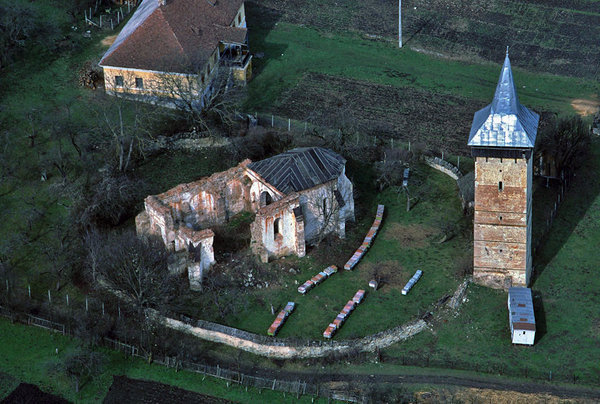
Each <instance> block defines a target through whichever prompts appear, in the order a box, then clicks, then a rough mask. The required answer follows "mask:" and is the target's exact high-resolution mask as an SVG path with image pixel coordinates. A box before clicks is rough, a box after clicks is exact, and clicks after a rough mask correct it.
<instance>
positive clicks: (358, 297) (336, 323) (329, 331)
mask: <svg viewBox="0 0 600 404" xmlns="http://www.w3.org/2000/svg"><path fill="white" fill-rule="evenodd" d="M364 297H365V291H364V290H362V289H360V290H359V291H358V292H356V293H355V294H354V297H353V298H352V299H351V300H348V302H347V303H346V305H345V306H344V308H343V309H342V311H341V312H340V313H339V314H338V315H337V317H336V318H335V320H333V322H332V323H330V324H329V326H328V327H327V328H326V329H325V331H324V332H323V337H325V338H331V337H333V334H334V333H335V332H336V331H337V330H338V329H340V328H341V327H342V324H344V322H345V321H346V319H348V316H350V313H352V311H353V310H354V308H355V307H356V306H357V305H358V304H360V302H362V300H363V298H364Z"/></svg>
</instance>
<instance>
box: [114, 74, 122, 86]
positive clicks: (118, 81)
mask: <svg viewBox="0 0 600 404" xmlns="http://www.w3.org/2000/svg"><path fill="white" fill-rule="evenodd" d="M115 86H117V87H123V76H115Z"/></svg>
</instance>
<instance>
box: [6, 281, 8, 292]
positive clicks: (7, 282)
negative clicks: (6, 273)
mask: <svg viewBox="0 0 600 404" xmlns="http://www.w3.org/2000/svg"><path fill="white" fill-rule="evenodd" d="M6 294H8V279H7V280H6Z"/></svg>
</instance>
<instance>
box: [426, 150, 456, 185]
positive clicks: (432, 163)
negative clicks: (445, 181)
mask: <svg viewBox="0 0 600 404" xmlns="http://www.w3.org/2000/svg"><path fill="white" fill-rule="evenodd" d="M425 164H427V165H428V166H429V167H432V168H434V169H436V170H438V171H441V172H443V173H444V174H446V175H448V176H450V177H452V178H453V179H455V180H457V181H458V179H459V178H460V177H462V176H463V174H462V173H461V172H460V170H459V169H458V168H456V167H455V166H453V165H452V164H450V163H448V162H447V161H446V160H442V159H441V158H439V157H427V156H425Z"/></svg>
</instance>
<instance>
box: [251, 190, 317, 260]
mask: <svg viewBox="0 0 600 404" xmlns="http://www.w3.org/2000/svg"><path fill="white" fill-rule="evenodd" d="M299 206H300V202H299V198H298V194H295V193H294V194H290V195H288V196H286V197H285V198H283V199H280V200H278V201H276V202H273V203H272V204H270V205H267V206H265V207H263V208H261V209H260V210H259V211H258V212H257V213H256V218H255V220H254V222H253V223H252V224H251V226H250V231H251V235H252V240H251V243H250V244H251V246H252V251H253V252H254V253H255V254H256V255H258V256H259V257H260V259H261V260H262V261H263V262H268V260H269V259H270V258H278V257H282V256H285V255H289V254H296V255H297V256H299V257H303V256H304V254H305V247H304V223H303V221H302V220H297V219H298V218H297V217H296V216H297V215H298V214H299V213H298V212H299V211H296V212H294V210H295V209H297V208H298V207H299Z"/></svg>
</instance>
